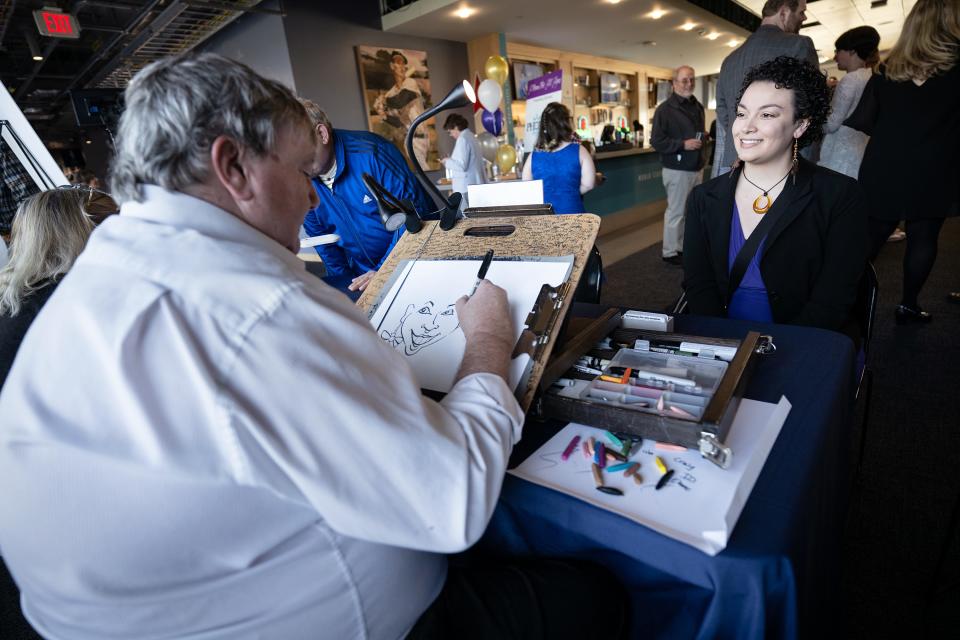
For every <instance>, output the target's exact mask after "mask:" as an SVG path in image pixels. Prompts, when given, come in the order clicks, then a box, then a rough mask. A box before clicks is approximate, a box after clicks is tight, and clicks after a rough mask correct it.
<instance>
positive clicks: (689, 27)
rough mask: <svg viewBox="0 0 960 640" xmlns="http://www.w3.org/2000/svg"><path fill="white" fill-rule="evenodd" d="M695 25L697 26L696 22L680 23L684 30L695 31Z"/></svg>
mask: <svg viewBox="0 0 960 640" xmlns="http://www.w3.org/2000/svg"><path fill="white" fill-rule="evenodd" d="M695 26H697V23H696V22H684V23H683V24H682V25H680V28H681V29H683V30H684V31H693V28H694V27H695Z"/></svg>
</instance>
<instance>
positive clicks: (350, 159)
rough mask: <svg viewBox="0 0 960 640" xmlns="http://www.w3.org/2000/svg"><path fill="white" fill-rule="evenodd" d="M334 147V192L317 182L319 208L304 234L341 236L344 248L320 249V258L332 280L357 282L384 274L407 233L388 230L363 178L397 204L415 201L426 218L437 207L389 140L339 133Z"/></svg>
mask: <svg viewBox="0 0 960 640" xmlns="http://www.w3.org/2000/svg"><path fill="white" fill-rule="evenodd" d="M333 143H334V150H335V153H336V158H337V174H336V176H335V177H334V179H333V189H332V190H331V189H328V188H327V187H326V186H325V185H324V184H323V182H321V181H320V179H319V178H314V180H313V188H314V190H316V192H317V196H318V197H319V198H320V204H319V205H318V206H317V208H316V209H312V210H311V211H309V212H308V213H307V217H306V219H304V221H303V228H304V231H306V232H307V235H308V236H318V235H323V234H326V233H336V234H337V235H339V236H340V241H339V242H337V243H336V244H328V245H322V246H319V247H317V253H318V254H319V255H320V258H321V259H322V260H323V264H324V266H325V267H326V269H327V275H346V276H351V277H356V276H359V275H362V274H364V273H366V272H367V271H375V270H377V269H379V268H380V265H381V264H383V260H384V259H385V258H386V257H387V255H388V254H389V253H390V250H391V249H393V245H395V244H396V243H397V240H399V239H400V235H401V234H402V233H403V227H401V228H400V229H399V230H397V231H396V232H394V233H391V232H389V231H387V230H386V229H385V228H384V226H383V223H382V222H381V221H380V215H379V214H378V213H377V203H376V202H375V201H374V199H373V196H371V195H370V193H369V192H368V191H367V187H366V186H365V185H364V184H363V179H362V178H363V174H364V173H369V174H370V175H372V176H373V177H374V178H376V179H377V181H378V182H379V183H380V184H382V185H383V187H384V188H385V189H386V190H387V191H388V192H389V193H391V194H393V195H394V196H395V197H397V198H398V199H400V200H410V201H412V202H413V205H414V207H416V209H417V211H418V212H419V213H420V214H422V215H423V214H428V213H432V212H433V211H434V209H436V208H437V207H436V205H435V204H434V202H433V199H432V198H430V196H429V195H427V193H426V191H424V189H423V187H421V186H420V183H419V182H417V179H416V177H414V175H413V173H412V172H411V171H410V169H409V168H408V167H407V161H406V160H405V159H404V157H403V156H402V155H401V154H400V151H399V150H398V149H397V148H396V147H395V146H393V145H392V144H390V143H389V142H388V141H387V140H385V139H384V138H381V137H380V136H378V135H376V134H374V133H368V132H366V131H345V130H342V129H334V131H333Z"/></svg>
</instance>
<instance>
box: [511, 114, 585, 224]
mask: <svg viewBox="0 0 960 640" xmlns="http://www.w3.org/2000/svg"><path fill="white" fill-rule="evenodd" d="M523 179H524V180H543V201H544V203H546V204H552V205H553V210H554V211H555V212H556V213H585V211H584V207H583V197H582V196H583V194H585V193H586V192H587V191H590V190H591V189H593V187H594V185H595V184H596V180H597V170H596V168H595V167H594V165H593V158H591V157H590V154H589V153H588V152H587V150H586V149H584V148H583V146H582V145H581V144H580V138H579V137H577V134H576V133H575V132H574V130H573V118H572V117H571V116H570V111H569V110H568V109H567V108H566V107H565V106H564V105H562V104H560V103H559V102H551V103H550V104H548V105H547V106H546V108H544V110H543V114H542V115H541V116H540V134H539V136H538V137H537V144H536V145H535V146H534V150H533V153H531V154H530V155H529V156H527V162H526V163H525V164H524V165H523Z"/></svg>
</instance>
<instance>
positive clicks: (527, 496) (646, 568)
mask: <svg viewBox="0 0 960 640" xmlns="http://www.w3.org/2000/svg"><path fill="white" fill-rule="evenodd" d="M675 330H676V331H677V332H680V333H687V334H693V335H702V336H715V337H729V338H742V337H744V336H745V335H746V333H747V331H748V330H759V331H761V332H762V333H764V334H769V335H772V336H773V338H774V342H775V343H776V345H777V351H776V353H774V354H771V355H768V356H764V357H763V358H762V359H761V360H760V362H759V363H758V364H757V367H756V369H755V370H754V373H753V377H752V378H751V381H750V384H749V386H748V390H747V393H746V397H748V398H751V399H754V400H762V401H764V402H771V403H776V402H777V401H779V399H780V396H781V395H785V396H786V397H787V399H788V400H789V401H790V402H791V404H792V405H793V408H792V410H791V411H790V415H789V416H788V418H787V421H786V423H785V424H784V426H783V429H782V431H781V433H780V436H779V438H778V440H777V442H776V444H775V445H774V447H773V449H772V451H771V452H770V456H769V458H768V459H767V463H766V465H765V466H764V469H763V471H762V473H761V474H760V477H759V478H758V480H757V483H756V485H755V486H754V489H753V492H752V493H751V495H750V498H749V500H748V501H747V504H746V506H745V507H744V509H743V512H742V514H741V516H740V520H739V521H738V523H737V525H736V528H735V529H734V532H733V535H732V536H731V538H730V541H729V544H728V545H727V548H726V549H724V550H723V551H722V552H720V553H719V554H718V555H716V556H713V557H711V556H708V555H706V554H704V553H703V552H701V551H699V550H697V549H694V548H693V547H690V546H687V545H685V544H682V543H680V542H677V541H674V540H672V539H670V538H667V537H666V536H663V535H661V534H659V533H656V532H654V531H652V530H650V529H647V528H646V527H644V526H642V525H639V524H637V523H635V522H633V521H630V520H627V519H625V518H622V517H620V516H617V515H616V514H613V513H610V512H607V511H604V510H603V509H599V508H596V507H593V506H591V505H589V504H586V503H584V502H581V501H579V500H577V499H576V498H573V497H571V496H568V495H566V494H562V493H559V492H556V491H553V490H550V489H547V488H545V487H541V486H539V485H536V484H533V483H530V482H527V481H525V480H521V479H519V478H516V477H513V476H510V475H508V476H507V478H506V481H505V483H504V488H503V493H502V495H501V498H500V502H499V505H498V507H497V509H496V512H495V513H494V516H493V519H492V520H491V523H490V526H489V528H488V530H487V533H486V534H485V536H484V538H483V540H482V541H481V543H480V545H479V548H480V549H482V550H484V551H487V552H496V553H507V554H519V555H527V554H534V555H542V556H563V557H580V558H590V559H593V560H595V561H597V562H599V563H601V564H603V565H605V566H607V567H608V568H610V569H611V570H613V572H614V573H615V574H616V575H617V576H618V577H619V578H620V579H621V580H622V582H623V583H624V584H625V586H626V587H627V589H628V590H629V592H630V596H631V602H632V616H633V618H632V623H631V624H632V633H631V637H636V638H641V637H642V638H644V639H646V640H649V639H652V638H670V639H676V638H738V639H742V638H796V637H801V636H802V637H817V636H832V635H834V633H835V631H836V630H835V629H832V628H830V627H827V626H826V625H828V624H829V623H830V621H831V620H833V621H836V619H837V608H838V605H837V602H838V600H839V587H840V562H839V558H840V545H841V533H842V525H843V513H844V510H845V508H846V488H845V487H846V482H847V475H846V474H847V453H848V449H849V446H848V445H849V425H850V420H851V412H852V408H853V400H852V396H853V391H852V380H853V373H852V367H853V358H854V350H853V344H852V342H851V341H850V340H849V338H847V337H846V336H843V335H841V334H838V333H833V332H830V331H823V330H819V329H810V328H806V327H794V326H785V325H764V324H757V323H751V322H745V321H738V320H727V319H720V318H701V317H694V316H681V317H678V318H677V319H676V327H675ZM561 426H562V425H561V424H550V423H548V424H546V425H545V424H543V423H539V424H537V423H532V422H530V421H528V424H527V425H526V427H525V429H524V438H523V441H522V443H521V445H518V447H517V451H515V457H514V460H513V463H514V464H517V463H519V462H520V461H521V460H523V458H524V457H526V455H529V453H531V452H532V451H534V450H535V449H536V448H537V447H538V446H539V445H540V444H542V443H543V442H545V441H546V440H547V439H548V438H549V437H550V436H551V435H553V434H554V433H556V431H557V430H558V429H559V428H560V427H561Z"/></svg>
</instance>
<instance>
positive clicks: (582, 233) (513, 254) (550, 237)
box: [357, 214, 600, 410]
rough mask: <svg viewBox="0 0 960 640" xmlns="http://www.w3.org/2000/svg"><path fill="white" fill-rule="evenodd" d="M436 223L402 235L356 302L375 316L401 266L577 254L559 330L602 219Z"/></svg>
mask: <svg viewBox="0 0 960 640" xmlns="http://www.w3.org/2000/svg"><path fill="white" fill-rule="evenodd" d="M437 225H438V223H437V222H426V223H424V226H423V229H422V230H421V231H420V232H419V233H416V234H410V233H407V234H404V235H403V237H402V238H401V239H400V241H399V242H398V243H397V245H396V246H395V247H394V249H393V251H391V253H390V255H389V256H388V257H387V259H386V261H385V262H384V264H383V266H382V267H381V268H380V270H379V271H378V272H377V275H376V276H375V277H374V279H373V280H372V281H371V282H370V285H369V286H368V287H367V289H366V290H365V291H364V293H363V295H362V296H361V297H360V300H359V301H358V302H357V304H358V306H360V307H361V308H362V309H363V310H364V311H365V312H367V314H368V315H372V314H373V311H374V310H375V305H376V304H377V301H378V300H380V298H381V297H382V296H381V294H382V293H384V287H385V286H387V284H388V283H389V281H390V277H391V275H392V274H393V272H394V270H396V269H397V267H398V265H400V263H401V262H403V261H405V260H417V259H431V260H436V259H461V260H462V259H480V258H482V257H483V255H484V253H486V251H487V250H488V249H494V251H495V252H496V255H497V257H498V259H502V258H524V257H531V258H533V257H538V258H539V257H550V256H570V255H572V256H573V266H572V268H571V272H570V277H569V279H568V281H567V284H566V285H565V287H564V290H565V291H567V292H569V295H564V296H563V300H562V302H561V304H560V307H559V309H557V310H556V313H555V317H554V319H553V322H552V326H554V327H556V328H559V326H560V323H561V322H562V321H563V319H564V317H565V316H566V314H567V311H568V310H569V308H570V305H571V303H572V297H573V296H572V292H573V291H574V290H575V289H576V285H577V283H578V282H579V281H580V277H581V275H582V274H583V270H584V267H585V265H586V262H587V258H588V256H589V254H590V250H591V248H592V247H593V245H594V242H595V241H596V238H597V234H598V232H599V230H600V218H599V217H598V216H595V215H593V214H576V215H538V216H503V217H487V218H482V219H464V220H460V221H459V222H458V223H457V225H456V226H455V227H454V228H453V229H451V230H449V231H443V230H442V229H440V228H439V227H438V226H437ZM553 342H554V340H553V339H550V340H548V341H547V343H546V345H545V346H544V347H543V348H542V349H541V350H540V352H539V354H538V357H537V358H536V361H535V362H534V363H533V368H532V371H531V373H530V376H529V378H528V379H527V383H526V385H525V388H524V389H521V390H518V393H517V398H518V400H519V401H520V404H521V406H522V407H523V408H524V410H526V409H527V408H528V407H529V406H530V403H531V402H532V401H533V397H534V394H535V392H536V389H537V385H538V383H539V380H540V376H541V375H542V373H543V369H544V366H545V364H546V362H547V360H548V359H549V357H550V354H551V353H552V351H553V346H554V345H553Z"/></svg>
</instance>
